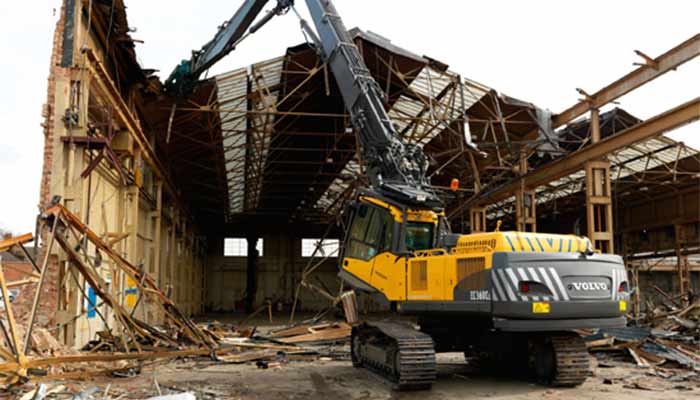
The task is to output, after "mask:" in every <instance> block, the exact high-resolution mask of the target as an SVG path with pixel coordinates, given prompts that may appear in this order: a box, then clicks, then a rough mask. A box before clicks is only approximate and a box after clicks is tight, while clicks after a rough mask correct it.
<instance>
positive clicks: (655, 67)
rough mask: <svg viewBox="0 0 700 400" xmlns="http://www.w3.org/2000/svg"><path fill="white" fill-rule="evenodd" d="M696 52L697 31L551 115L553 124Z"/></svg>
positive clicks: (699, 37)
mask: <svg viewBox="0 0 700 400" xmlns="http://www.w3.org/2000/svg"><path fill="white" fill-rule="evenodd" d="M699 55H700V34H697V35H695V36H693V37H691V38H690V39H688V40H686V41H685V42H683V43H681V44H679V45H678V46H676V47H674V48H672V49H671V50H669V51H667V52H666V53H664V54H662V55H660V56H658V57H656V58H655V59H654V60H653V61H647V63H645V64H643V65H641V66H640V67H639V68H637V69H635V70H634V71H632V72H630V73H629V74H627V75H625V76H623V77H622V78H620V79H618V80H616V81H615V82H613V83H611V84H610V85H608V86H606V87H604V88H602V89H600V90H599V91H597V92H596V93H594V94H592V95H591V96H590V97H589V98H585V99H583V100H581V101H579V102H578V103H576V104H574V105H573V106H571V107H569V108H568V109H566V110H564V111H562V112H561V113H559V114H557V115H555V116H553V117H552V127H553V128H558V127H560V126H562V125H564V124H566V123H568V122H570V121H572V120H574V119H575V118H577V117H579V116H581V115H583V114H585V113H586V112H588V111H589V110H590V109H591V108H600V107H602V106H604V105H605V104H608V103H609V102H611V101H613V100H615V99H618V98H620V97H622V96H623V95H625V94H627V93H629V92H631V91H632V90H634V89H636V88H638V87H640V86H642V85H644V84H645V83H647V82H650V81H652V80H654V79H656V78H658V77H659V76H661V75H663V74H665V73H666V72H668V71H672V70H675V69H676V68H678V67H679V66H680V65H681V64H684V63H686V62H688V61H690V60H692V59H693V58H695V57H697V56H699Z"/></svg>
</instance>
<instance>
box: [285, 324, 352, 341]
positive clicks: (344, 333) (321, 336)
mask: <svg viewBox="0 0 700 400" xmlns="http://www.w3.org/2000/svg"><path fill="white" fill-rule="evenodd" d="M351 331H352V328H351V327H350V325H348V324H345V323H341V324H339V326H338V327H336V328H326V329H323V330H320V331H317V332H315V333H308V334H304V335H298V336H292V337H286V338H281V339H280V340H279V341H280V342H282V343H301V342H315V341H326V340H339V339H345V338H349V337H350V333H351Z"/></svg>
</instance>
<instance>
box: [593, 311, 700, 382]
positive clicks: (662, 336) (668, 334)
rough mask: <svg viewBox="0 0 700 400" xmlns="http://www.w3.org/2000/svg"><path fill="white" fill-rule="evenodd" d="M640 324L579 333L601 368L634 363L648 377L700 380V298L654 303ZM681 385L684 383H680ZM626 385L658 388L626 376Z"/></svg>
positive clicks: (678, 380)
mask: <svg viewBox="0 0 700 400" xmlns="http://www.w3.org/2000/svg"><path fill="white" fill-rule="evenodd" d="M650 309H651V310H652V311H651V312H650V313H649V314H648V315H647V316H645V318H644V319H641V320H640V321H639V325H637V326H634V325H630V326H627V327H625V328H616V329H599V330H597V331H595V332H592V331H589V332H582V331H581V332H579V333H581V334H582V335H583V336H584V337H585V340H586V344H587V347H588V349H589V351H590V352H591V353H592V354H593V355H595V356H596V358H598V361H599V367H606V366H608V365H610V364H611V363H612V362H613V360H617V361H620V360H622V361H623V362H627V363H629V362H632V363H634V364H635V365H636V366H637V367H638V368H641V369H643V370H645V374H646V375H648V376H658V377H662V378H664V379H668V380H671V381H676V382H684V381H689V380H695V381H700V329H699V327H700V300H696V301H695V302H693V303H691V304H688V305H686V306H685V307H681V306H680V305H674V306H672V309H670V310H669V309H667V307H666V306H652V307H651V308H650ZM681 386H682V385H681ZM624 387H626V388H634V389H639V390H656V389H654V388H650V387H649V386H648V385H646V384H645V383H644V382H642V381H638V380H634V379H632V378H629V379H627V382H626V383H625V384H624Z"/></svg>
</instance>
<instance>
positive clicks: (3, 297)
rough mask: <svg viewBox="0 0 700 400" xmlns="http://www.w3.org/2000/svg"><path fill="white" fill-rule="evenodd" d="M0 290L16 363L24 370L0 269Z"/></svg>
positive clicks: (15, 326) (22, 373)
mask: <svg viewBox="0 0 700 400" xmlns="http://www.w3.org/2000/svg"><path fill="white" fill-rule="evenodd" d="M0 289H2V301H3V303H4V304H5V315H6V317H7V324H8V325H10V335H11V338H12V342H13V344H14V345H13V347H14V348H15V351H16V353H17V354H15V355H16V356H17V362H18V363H19V365H20V366H21V367H22V369H24V365H25V363H26V362H27V359H26V357H25V356H24V353H23V352H22V348H21V347H20V342H19V332H18V331H17V324H16V322H15V316H14V314H13V313H12V303H10V295H9V293H8V291H7V283H6V282H5V273H4V272H3V270H2V268H0ZM25 374H26V371H23V372H21V373H20V375H25Z"/></svg>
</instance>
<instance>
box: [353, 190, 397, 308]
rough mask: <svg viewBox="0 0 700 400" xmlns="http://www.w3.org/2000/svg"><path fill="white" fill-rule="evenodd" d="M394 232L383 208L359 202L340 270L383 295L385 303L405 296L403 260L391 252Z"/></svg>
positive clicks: (394, 227)
mask: <svg viewBox="0 0 700 400" xmlns="http://www.w3.org/2000/svg"><path fill="white" fill-rule="evenodd" d="M397 229H398V226H397V224H396V223H395V221H394V218H393V216H392V215H391V213H390V212H389V211H388V210H387V209H384V208H380V207H376V206H373V205H369V204H365V203H360V204H359V206H358V208H357V209H356V210H355V213H354V215H353V218H352V222H351V224H350V230H349V233H348V239H347V243H346V247H345V253H344V255H343V268H344V269H345V270H346V271H348V272H350V273H352V274H353V275H355V276H356V277H358V278H360V279H362V280H363V281H365V282H366V283H368V284H370V286H372V287H373V288H375V289H377V290H379V291H380V292H382V293H384V295H385V296H386V297H387V299H388V300H403V299H405V297H406V284H405V283H406V260H405V258H403V257H400V258H397V257H396V255H394V254H393V253H392V251H391V250H392V248H393V246H394V238H395V236H396V235H395V234H394V232H395V230H397Z"/></svg>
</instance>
